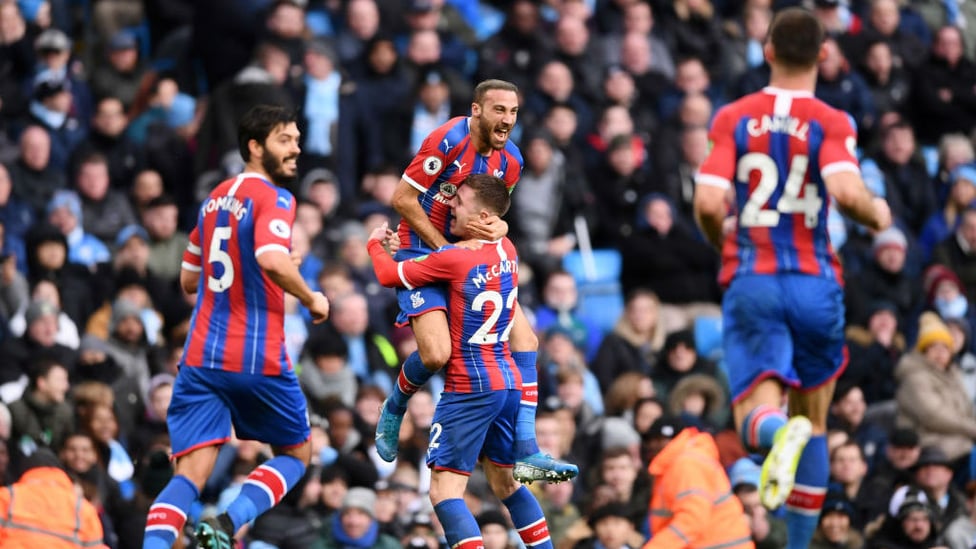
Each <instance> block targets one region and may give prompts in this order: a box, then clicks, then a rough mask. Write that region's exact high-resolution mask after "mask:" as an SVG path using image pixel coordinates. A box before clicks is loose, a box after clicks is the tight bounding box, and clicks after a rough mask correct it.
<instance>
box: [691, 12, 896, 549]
mask: <svg viewBox="0 0 976 549" xmlns="http://www.w3.org/2000/svg"><path fill="white" fill-rule="evenodd" d="M823 39H824V29H823V27H822V26H821V24H820V23H819V21H818V20H817V19H816V18H815V17H814V16H813V15H812V14H810V13H809V12H807V11H805V10H803V9H799V8H791V9H786V10H783V11H781V12H780V13H778V14H777V15H776V18H775V19H774V20H773V22H772V24H771V26H770V30H769V37H768V39H767V42H766V45H765V55H766V59H767V60H768V61H769V64H770V67H771V76H770V86H769V87H767V88H765V89H763V90H762V91H759V92H756V93H754V94H751V95H748V96H746V97H743V98H742V99H739V100H738V101H736V102H734V103H732V104H730V105H727V106H726V107H724V108H723V109H721V110H720V111H719V112H718V113H717V114H716V116H715V120H714V122H713V124H712V128H711V132H710V139H711V141H712V150H711V152H710V153H709V156H708V158H707V159H706V160H705V162H704V164H703V165H702V167H701V170H700V171H699V174H698V176H697V178H696V191H695V215H696V217H697V219H698V222H699V224H700V226H701V227H702V229H703V231H704V232H705V234H706V236H707V237H708V238H709V240H710V241H711V242H712V243H713V244H715V245H716V246H717V247H719V248H721V250H722V268H721V271H720V274H719V277H720V281H721V282H722V284H723V285H724V286H726V287H727V291H726V293H725V296H724V298H723V301H722V313H723V321H724V328H723V329H724V332H723V346H724V350H725V360H726V361H727V363H728V365H729V382H730V385H731V388H732V394H733V412H734V415H735V420H736V425H737V427H738V428H739V433H740V434H741V436H742V438H743V441H744V442H745V444H746V445H747V446H748V447H750V448H754V449H768V450H769V453H768V454H767V455H766V459H765V461H764V463H763V469H762V474H761V477H760V499H761V500H762V502H763V504H764V505H765V506H767V507H769V508H775V507H779V506H780V505H782V504H783V503H786V521H787V527H788V537H789V539H788V546H787V547H789V548H790V549H799V548H801V547H802V548H805V547H807V545H809V543H810V538H811V537H812V535H813V532H814V530H815V529H816V527H817V517H818V516H819V514H820V508H821V506H822V504H823V499H824V495H825V494H826V488H827V477H828V459H827V445H826V437H825V434H826V428H827V425H826V423H827V411H828V408H829V406H830V401H831V399H832V397H833V392H834V382H835V379H836V377H837V376H838V375H840V374H841V372H842V371H843V369H844V366H845V365H846V353H845V350H844V304H843V288H842V286H841V281H842V278H841V270H840V264H839V263H838V261H837V257H836V255H835V254H834V250H833V248H832V246H831V244H830V239H829V236H828V234H827V208H828V205H829V201H830V197H833V199H834V200H835V201H836V203H837V206H838V207H839V208H840V210H841V212H843V213H844V214H846V215H848V216H850V217H852V218H853V219H854V220H856V221H858V222H860V223H862V224H865V225H867V226H869V227H870V228H871V229H874V230H880V229H884V228H885V227H887V226H888V225H890V224H891V212H890V210H889V209H888V206H887V203H885V202H884V200H882V199H879V198H875V197H872V195H871V193H870V192H869V191H868V190H867V189H866V188H865V186H864V182H863V181H862V179H861V175H860V169H859V167H858V163H857V158H856V156H855V149H856V140H855V131H854V127H853V125H852V124H851V122H850V120H849V118H848V116H847V115H846V114H845V113H843V112H841V111H837V110H835V109H833V108H831V107H829V106H827V105H826V104H824V103H822V102H821V101H819V100H818V99H816V98H815V97H814V96H813V90H814V87H815V84H816V78H817V61H818V59H820V58H822V57H823V56H824V55H825V51H824V50H823V46H822V45H823ZM730 191H731V192H732V193H734V195H735V196H734V206H733V211H734V212H736V217H728V213H729V204H728V203H727V196H728V194H729V193H730ZM726 227H727V228H728V230H726ZM784 387H790V388H791V389H792V390H791V391H790V393H789V415H790V417H789V418H787V416H786V414H784V413H783V412H782V410H781V408H780V406H781V403H782V397H783V391H784Z"/></svg>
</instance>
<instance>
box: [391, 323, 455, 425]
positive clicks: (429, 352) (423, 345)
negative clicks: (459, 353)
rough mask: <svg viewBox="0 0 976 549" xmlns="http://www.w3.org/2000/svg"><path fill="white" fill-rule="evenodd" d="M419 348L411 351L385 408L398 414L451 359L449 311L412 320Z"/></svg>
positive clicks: (411, 326) (405, 409)
mask: <svg viewBox="0 0 976 549" xmlns="http://www.w3.org/2000/svg"><path fill="white" fill-rule="evenodd" d="M410 328H411V329H412V330H413V333H414V338H416V340H417V350H416V351H415V352H413V353H411V354H410V356H408V357H407V359H406V360H405V361H403V366H402V367H401V368H400V374H399V376H397V382H396V384H394V386H393V391H392V392H391V393H390V396H389V398H388V399H387V403H386V408H387V409H388V410H389V411H390V412H392V413H394V414H398V415H401V416H402V415H403V414H404V413H405V412H406V411H407V402H408V401H409V400H410V397H412V396H413V395H414V394H415V393H416V392H417V391H418V390H420V388H421V387H423V386H424V385H425V384H426V383H427V381H428V380H430V378H431V377H432V376H433V375H434V374H436V373H437V372H438V371H440V369H441V368H443V367H444V365H445V364H447V361H448V360H449V359H450V358H451V332H450V328H449V327H448V325H447V314H446V313H445V312H444V311H443V310H435V311H430V312H427V313H424V314H422V315H420V316H415V317H413V318H411V319H410Z"/></svg>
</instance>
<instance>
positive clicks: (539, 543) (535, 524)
mask: <svg viewBox="0 0 976 549" xmlns="http://www.w3.org/2000/svg"><path fill="white" fill-rule="evenodd" d="M502 503H503V504H505V507H508V514H510V515H511V516H512V524H513V525H515V530H516V531H518V535H519V537H520V538H522V542H523V543H525V546H526V547H531V548H532V549H553V547H552V540H551V539H550V538H549V525H548V523H546V517H545V515H543V514H542V507H539V502H538V501H537V500H536V499H535V496H533V495H532V492H529V489H528V488H526V487H525V486H520V487H519V489H518V490H516V491H515V493H514V494H512V495H510V496H508V497H507V498H505V499H503V500H502Z"/></svg>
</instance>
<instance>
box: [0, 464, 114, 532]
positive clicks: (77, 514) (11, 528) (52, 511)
mask: <svg viewBox="0 0 976 549" xmlns="http://www.w3.org/2000/svg"><path fill="white" fill-rule="evenodd" d="M39 453H40V454H48V455H47V456H44V455H42V456H37V454H39ZM27 463H28V466H29V469H28V470H27V471H25V472H24V474H23V475H21V477H20V480H18V481H17V482H16V483H14V484H13V485H11V486H4V487H0V547H3V549H40V548H44V549H76V548H79V547H95V548H98V549H106V546H105V545H104V544H103V543H102V523H101V522H100V521H99V519H98V512H97V511H96V510H95V507H94V506H93V505H92V504H91V503H90V502H89V501H88V500H86V499H85V498H84V497H83V496H82V495H81V493H80V490H75V485H74V483H73V482H71V478H70V477H68V474H67V473H65V472H64V470H63V469H61V468H60V467H59V466H58V465H57V464H58V461H57V458H55V457H54V455H53V454H50V452H49V451H47V450H38V451H37V452H35V453H34V455H31V457H30V458H28V459H27ZM31 463H33V464H34V465H33V467H30V464H31Z"/></svg>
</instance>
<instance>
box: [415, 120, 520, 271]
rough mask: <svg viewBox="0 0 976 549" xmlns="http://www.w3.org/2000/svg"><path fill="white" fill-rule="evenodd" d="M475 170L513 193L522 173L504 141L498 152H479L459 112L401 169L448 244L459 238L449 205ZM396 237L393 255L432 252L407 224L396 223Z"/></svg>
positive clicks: (516, 152)
mask: <svg viewBox="0 0 976 549" xmlns="http://www.w3.org/2000/svg"><path fill="white" fill-rule="evenodd" d="M478 173H489V174H492V175H494V176H495V177H497V178H499V179H502V180H504V181H505V185H506V186H507V187H508V190H509V192H511V191H512V189H513V188H515V184H516V183H518V180H519V177H520V176H521V174H522V153H521V152H520V151H519V149H518V147H517V146H515V144H514V143H512V142H511V141H508V142H507V143H506V144H505V148H504V149H502V150H500V151H496V150H492V151H491V153H490V154H489V155H488V156H484V155H482V154H479V153H478V151H476V150H475V148H474V146H473V144H472V143H471V132H470V119H469V118H468V117H466V116H458V117H455V118H452V119H450V120H448V121H447V122H446V123H445V124H443V125H442V126H440V127H439V128H437V129H436V130H434V131H432V132H431V133H430V135H428V136H427V139H425V140H424V142H423V144H422V145H421V146H420V150H419V151H417V154H416V155H415V156H414V158H413V160H412V161H411V162H410V165H409V166H407V169H406V170H405V171H404V172H403V180H404V181H406V182H407V183H409V184H410V185H411V186H413V187H414V188H415V189H417V191H419V192H420V196H419V197H418V199H419V201H420V206H421V207H422V208H423V209H424V213H426V214H427V218H428V219H430V222H431V223H432V224H433V225H434V227H436V228H437V229H438V230H439V231H440V232H441V233H442V234H443V235H444V237H445V238H447V240H448V242H454V241H456V240H457V238H456V237H455V236H454V235H452V234H451V231H450V226H451V207H450V206H449V205H448V203H449V202H450V201H451V199H452V198H453V197H454V195H455V194H456V193H457V188H458V186H460V185H461V182H462V181H464V178H465V177H467V176H469V175H471V174H478ZM399 236H400V242H401V249H400V253H399V254H398V255H397V259H401V258H410V257H415V256H417V255H423V254H425V253H430V252H431V251H433V250H431V249H430V246H428V245H427V243H426V242H424V241H423V240H421V239H420V236H419V235H417V233H416V232H415V231H414V230H413V229H412V228H410V225H409V224H407V223H400V227H399Z"/></svg>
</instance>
